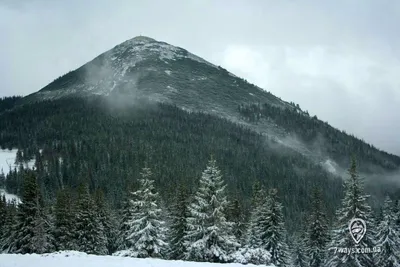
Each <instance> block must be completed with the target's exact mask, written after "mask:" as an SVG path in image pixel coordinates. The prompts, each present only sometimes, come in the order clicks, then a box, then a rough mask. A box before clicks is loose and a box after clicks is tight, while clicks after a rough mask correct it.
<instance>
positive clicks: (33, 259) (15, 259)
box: [0, 251, 272, 267]
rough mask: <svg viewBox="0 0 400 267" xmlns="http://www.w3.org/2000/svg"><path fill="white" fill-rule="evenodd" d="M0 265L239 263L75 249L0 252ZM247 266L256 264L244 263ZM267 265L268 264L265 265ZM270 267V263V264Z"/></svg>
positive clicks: (186, 266) (200, 266)
mask: <svg viewBox="0 0 400 267" xmlns="http://www.w3.org/2000/svg"><path fill="white" fill-rule="evenodd" d="M0 266H1V267H26V266H30V267H53V266H57V267H70V266H85V267H131V266H135V267H239V266H244V265H242V264H240V263H230V264H217V263H202V262H186V261H167V260H160V259H136V258H128V257H118V256H95V255H88V254H86V253H82V252H77V251H62V252H56V253H51V254H43V255H38V254H25V255H16V254H0ZM246 266H248V267H255V266H257V265H252V264H246ZM265 267H268V266H265ZM270 267H272V265H271V266H270Z"/></svg>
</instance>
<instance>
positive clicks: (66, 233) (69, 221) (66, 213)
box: [54, 189, 78, 250]
mask: <svg viewBox="0 0 400 267" xmlns="http://www.w3.org/2000/svg"><path fill="white" fill-rule="evenodd" d="M73 204H74V203H73V202H72V196H71V194H70V192H69V190H67V189H64V190H61V191H59V192H58V194H57V200H56V205H55V226H54V228H55V229H54V239H55V241H56V248H57V250H77V249H78V247H77V244H76V240H75V238H74V237H75V234H76V232H75V220H74V209H73Z"/></svg>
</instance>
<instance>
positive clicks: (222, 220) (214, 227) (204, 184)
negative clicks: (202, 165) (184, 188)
mask: <svg viewBox="0 0 400 267" xmlns="http://www.w3.org/2000/svg"><path fill="white" fill-rule="evenodd" d="M225 187H226V186H225V185H224V180H223V179H222V175H221V171H220V170H219V169H218V167H217V164H216V161H215V160H214V159H213V158H211V159H210V160H209V162H208V165H207V167H206V169H205V170H204V171H203V173H202V176H201V178H200V185H199V188H198V191H197V192H196V194H195V196H194V199H193V202H192V203H191V204H190V205H189V217H188V218H187V227H188V231H187V232H186V235H185V246H186V248H187V251H186V253H185V259H186V260H192V261H204V262H220V263H225V262H230V261H232V259H231V256H232V253H234V252H235V251H236V249H237V248H238V247H239V246H240V244H239V243H238V242H237V241H236V238H235V236H234V235H233V229H232V228H233V223H232V222H229V221H227V219H226V212H227V208H228V205H229V202H228V200H227V196H226V193H225Z"/></svg>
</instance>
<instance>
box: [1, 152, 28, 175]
mask: <svg viewBox="0 0 400 267" xmlns="http://www.w3.org/2000/svg"><path fill="white" fill-rule="evenodd" d="M17 151H18V150H17V149H12V150H8V149H0V172H1V171H3V172H4V174H5V175H7V174H8V173H9V172H10V168H11V169H14V168H16V167H17V166H16V165H15V158H16V157H17ZM34 165H35V160H30V161H28V162H26V163H25V164H24V167H26V168H29V169H32V167H33V166H34Z"/></svg>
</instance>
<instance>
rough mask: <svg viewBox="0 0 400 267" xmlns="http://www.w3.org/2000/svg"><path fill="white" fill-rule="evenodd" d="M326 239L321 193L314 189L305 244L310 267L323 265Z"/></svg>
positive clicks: (326, 232)
mask: <svg viewBox="0 0 400 267" xmlns="http://www.w3.org/2000/svg"><path fill="white" fill-rule="evenodd" d="M328 239H329V235H328V225H327V220H326V215H325V213H324V211H323V204H322V196H321V192H320V190H319V189H318V188H314V190H313V197H312V202H311V214H310V216H309V218H308V229H307V235H306V243H305V245H306V252H307V255H308V256H309V258H310V262H309V266H310V267H321V266H322V265H323V263H324V260H325V255H326V251H327V243H328V241H329V240H328Z"/></svg>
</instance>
